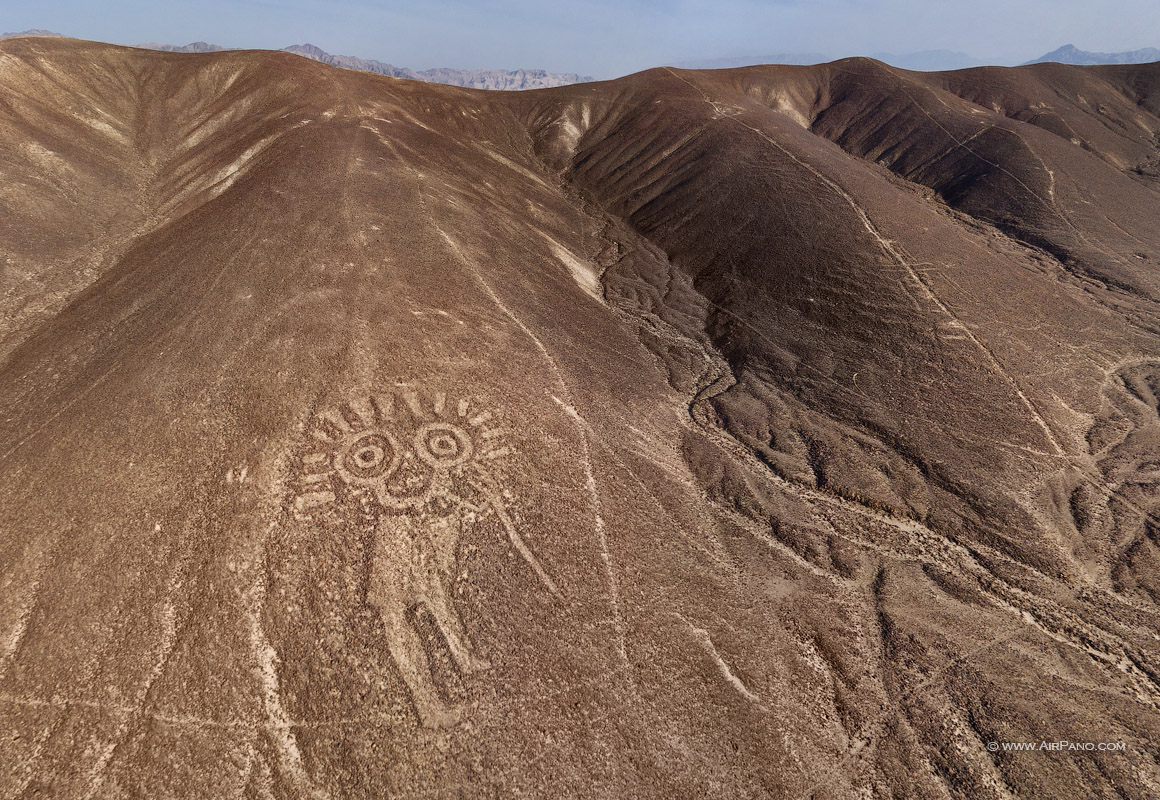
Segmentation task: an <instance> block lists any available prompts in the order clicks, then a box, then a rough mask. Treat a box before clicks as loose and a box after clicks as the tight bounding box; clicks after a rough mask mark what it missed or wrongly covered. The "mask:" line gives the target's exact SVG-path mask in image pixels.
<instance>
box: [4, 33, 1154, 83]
mask: <svg viewBox="0 0 1160 800" xmlns="http://www.w3.org/2000/svg"><path fill="white" fill-rule="evenodd" d="M11 36H63V34H60V33H54V32H53V31H46V30H40V29H33V30H27V31H20V32H19V33H5V34H3V35H0V39H4V38H8V37H11ZM137 46H138V47H143V48H146V49H149V50H165V51H167V52H170V53H216V52H220V51H222V50H233V49H239V48H229V47H222V46H221V45H216V44H210V43H208V42H192V43H190V44H181V45H177V44H159V43H157V42H145V43H143V44H139V45H137ZM282 50H283V51H285V52H287V53H294V54H295V55H299V56H303V57H305V58H310V59H313V60H315V61H321V62H322V63H323V64H330V65H331V66H334V67H343V68H344V69H354V70H361V71H363V72H373V73H375V74H377V75H389V76H391V77H392V78H409V79H411V80H416V81H426V82H427V83H446V84H450V85H452V86H464V87H467V88H471V89H497V90H519V89H546V88H549V87H552V86H565V85H567V84H570V83H586V82H588V81H593V80H596V79H595V78H593V77H592V76H589V75H579V74H577V73H575V72H547V71H545V70H542V69H516V70H507V69H450V68H447V67H437V68H434V69H425V70H413V69H409V68H407V67H396V66H394V65H393V64H388V63H386V62H383V61H375V60H374V59H366V58H356V57H355V56H337V55H333V54H331V53H328V52H326V51H325V50H323V49H322V48H321V47H318V46H316V45H313V44H293V45H290V46H289V47H283V48H282ZM870 57H871V58H876V59H878V60H879V61H884V62H886V63H887V64H890V65H892V66H895V67H901V68H902V69H910V70H918V71H921V72H937V71H940V70H952V69H967V68H969V67H979V66H983V65H984V64H985V63H987V62H985V61H983V60H981V59H978V58H975V57H974V56H972V55H969V54H967V53H960V52H958V51H956V50H920V51H918V52H914V53H871V54H870ZM833 58H834V57H833V56H831V55H825V54H823V53H773V54H770V55H763V56H733V57H727V58H709V59H693V60H689V61H682V62H678V63H677V64H675V66H677V67H680V68H682V69H729V68H731V67H746V66H751V65H754V64H798V65H808V64H820V63H823V62H826V61H832V60H833ZM1048 61H1056V62H1059V63H1061V64H1079V65H1096V64H1146V63H1150V62H1152V61H1160V48H1155V47H1145V48H1142V49H1140V50H1127V51H1124V52H1122V53H1096V52H1091V51H1087V50H1080V49H1079V48H1078V47H1076V46H1075V45H1074V44H1067V45H1064V46H1063V47H1060V48H1059V49H1057V50H1052V51H1051V52H1050V53H1047V54H1045V55H1042V56H1040V57H1039V58H1036V59H1034V60H1032V61H1028V62H1026V63H1027V64H1041V63H1044V62H1048Z"/></svg>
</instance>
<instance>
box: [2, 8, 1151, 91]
mask: <svg viewBox="0 0 1160 800" xmlns="http://www.w3.org/2000/svg"><path fill="white" fill-rule="evenodd" d="M4 5H5V8H4V9H3V11H2V12H0V28H3V29H4V30H9V31H18V30H24V29H27V28H47V29H50V30H55V31H59V32H61V33H64V34H66V35H69V36H75V37H79V38H84V39H97V40H101V41H109V42H118V43H123V44H136V43H139V42H146V41H161V42H176V43H184V42H191V41H196V40H205V41H210V42H214V43H217V44H221V45H225V46H227V47H261V48H280V47H284V46H285V45H286V43H287V42H313V43H316V44H319V45H321V46H322V47H324V48H325V49H327V50H329V51H330V52H332V53H343V54H357V55H359V56H362V57H364V58H375V59H381V60H384V61H390V62H393V63H403V64H407V65H409V66H413V67H414V68H417V69H423V68H428V67H435V66H441V67H455V68H475V67H491V68H505V69H515V68H521V67H539V68H544V69H551V70H563V71H574V72H581V73H584V74H589V75H596V76H597V77H601V78H607V77H613V76H616V75H622V74H626V73H629V72H634V71H637V70H640V69H646V68H648V67H652V66H657V65H659V64H672V63H687V62H690V61H701V60H707V59H729V58H738V57H741V58H746V57H756V58H760V57H762V56H766V55H769V54H775V53H819V54H822V55H824V56H825V57H826V58H839V57H842V56H847V55H873V54H880V53H913V52H916V51H931V50H947V51H956V52H962V53H969V54H971V56H973V57H974V58H977V59H978V60H980V61H982V62H986V63H994V64H1018V63H1023V62H1025V61H1027V60H1029V59H1032V58H1035V57H1036V56H1038V55H1040V54H1042V53H1045V52H1047V51H1049V50H1053V49H1054V48H1056V47H1059V46H1060V45H1061V44H1064V43H1066V42H1075V43H1076V44H1078V45H1079V46H1080V47H1082V48H1084V49H1086V50H1097V51H1107V52H1115V51H1120V50H1132V49H1136V48H1142V47H1149V46H1155V45H1157V44H1160V42H1158V41H1156V40H1157V39H1160V34H1158V33H1157V32H1158V31H1160V4H1157V3H1155V0H1121V1H1120V2H1110V3H1099V4H1096V3H1091V2H1087V1H1086V0H1050V1H1049V0H975V1H974V2H970V3H967V2H962V1H961V0H956V1H955V2H948V1H947V0H928V2H916V1H915V0H810V1H809V2H807V0H764V1H763V0H676V2H663V1H662V0H591V1H589V2H583V3H575V2H572V3H548V2H537V1H535V0H427V1H426V2H384V1H383V0H202V1H201V2H198V3H176V2H168V3H166V2H156V0H107V1H106V2H103V3H101V4H93V3H90V2H87V0H47V1H43V0H7V2H5V4H4Z"/></svg>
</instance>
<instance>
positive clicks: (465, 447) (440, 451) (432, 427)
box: [415, 422, 472, 469]
mask: <svg viewBox="0 0 1160 800" xmlns="http://www.w3.org/2000/svg"><path fill="white" fill-rule="evenodd" d="M471 452H472V446H471V437H470V436H468V435H467V432H466V431H464V430H463V429H462V428H459V427H457V426H455V425H450V424H448V423H446V422H432V423H430V424H427V425H424V426H423V427H421V428H420V429H419V430H418V432H417V433H416V434H415V453H416V454H417V455H418V456H419V458H421V459H422V460H423V461H425V462H426V463H428V464H430V465H431V466H432V467H435V468H437V469H448V468H450V467H454V466H456V465H458V464H462V463H463V462H465V461H467V459H469V458H471Z"/></svg>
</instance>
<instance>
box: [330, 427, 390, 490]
mask: <svg viewBox="0 0 1160 800" xmlns="http://www.w3.org/2000/svg"><path fill="white" fill-rule="evenodd" d="M398 465H399V448H398V447H396V446H395V444H394V442H393V441H391V439H390V438H388V437H387V436H385V435H383V434H381V433H368V434H367V435H366V436H360V437H359V438H358V439H356V440H355V441H354V442H353V443H352V444H351V445H350V446H349V447H347V448H346V450H345V451H344V452H343V454H342V460H341V463H340V465H339V466H340V468H341V469H342V470H343V471H344V472H347V473H349V474H350V475H353V476H354V477H356V478H362V479H364V480H365V479H369V478H378V477H381V476H382V475H385V474H386V473H388V472H391V471H392V470H394V469H395V467H397V466H398Z"/></svg>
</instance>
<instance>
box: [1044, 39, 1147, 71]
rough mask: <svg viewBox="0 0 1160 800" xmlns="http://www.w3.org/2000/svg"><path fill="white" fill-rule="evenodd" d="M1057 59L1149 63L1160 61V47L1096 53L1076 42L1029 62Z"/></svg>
mask: <svg viewBox="0 0 1160 800" xmlns="http://www.w3.org/2000/svg"><path fill="white" fill-rule="evenodd" d="M1051 61H1055V62H1058V63H1060V64H1076V65H1084V66H1096V65H1100V64H1148V63H1151V62H1153V61H1160V49H1158V48H1155V47H1145V48H1141V49H1139V50H1125V51H1123V52H1119V53H1095V52H1089V51H1086V50H1080V49H1079V48H1078V47H1076V46H1075V45H1074V44H1065V45H1064V46H1063V47H1060V48H1057V49H1055V50H1052V51H1051V52H1050V53H1046V54H1044V55H1042V56H1040V57H1039V58H1037V59H1035V60H1034V61H1028V62H1027V64H1042V63H1045V62H1051Z"/></svg>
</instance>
